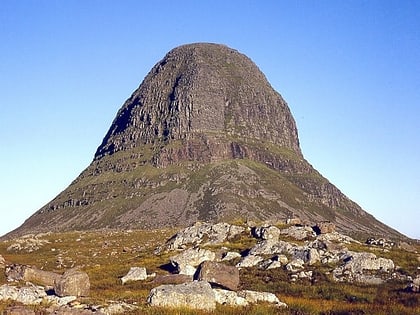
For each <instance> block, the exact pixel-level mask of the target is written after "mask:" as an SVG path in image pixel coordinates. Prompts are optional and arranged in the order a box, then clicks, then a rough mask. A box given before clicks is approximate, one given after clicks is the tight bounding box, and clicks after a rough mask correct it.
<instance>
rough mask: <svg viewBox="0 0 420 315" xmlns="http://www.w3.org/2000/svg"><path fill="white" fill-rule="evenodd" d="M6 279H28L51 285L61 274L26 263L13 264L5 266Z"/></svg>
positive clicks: (10, 280) (11, 280)
mask: <svg viewBox="0 0 420 315" xmlns="http://www.w3.org/2000/svg"><path fill="white" fill-rule="evenodd" d="M5 273H6V278H7V281H9V282H13V281H28V282H33V283H36V284H40V285H44V286H53V285H54V283H55V281H56V280H57V279H58V278H60V277H61V276H60V275H59V274H57V273H54V272H50V271H44V270H41V269H38V268H36V267H32V266H28V265H19V264H13V265H9V266H7V267H6V270H5Z"/></svg>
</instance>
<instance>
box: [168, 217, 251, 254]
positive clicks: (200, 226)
mask: <svg viewBox="0 0 420 315" xmlns="http://www.w3.org/2000/svg"><path fill="white" fill-rule="evenodd" d="M243 231H245V228H243V227H241V226H237V225H231V224H228V223H223V222H221V223H216V224H211V223H203V222H197V223H195V224H194V225H193V226H190V227H187V228H185V229H183V230H181V231H179V232H178V233H176V234H175V235H174V236H172V237H171V238H170V239H169V240H168V241H167V242H166V244H165V248H166V249H168V250H175V249H183V248H185V247H186V246H187V245H198V244H201V243H202V242H204V241H205V244H220V243H223V242H225V241H227V240H229V239H232V238H233V237H235V236H236V235H238V234H241V233H242V232H243Z"/></svg>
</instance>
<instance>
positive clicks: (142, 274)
mask: <svg viewBox="0 0 420 315" xmlns="http://www.w3.org/2000/svg"><path fill="white" fill-rule="evenodd" d="M146 279H147V272H146V268H144V267H131V268H130V270H129V271H128V273H127V274H126V275H125V276H124V277H122V278H121V282H122V284H125V283H127V282H128V281H139V280H146Z"/></svg>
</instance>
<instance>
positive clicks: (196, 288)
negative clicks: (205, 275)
mask: <svg viewBox="0 0 420 315" xmlns="http://www.w3.org/2000/svg"><path fill="white" fill-rule="evenodd" d="M147 302H148V303H149V304H150V305H151V306H159V307H170V308H177V307H187V308H191V309H200V310H207V311H211V310H214V309H215V308H216V299H215V295H214V292H213V290H212V289H211V286H210V284H209V283H208V282H205V281H193V282H188V283H183V284H176V285H172V284H166V285H161V286H159V287H157V288H154V289H152V290H151V291H150V294H149V296H148V298H147Z"/></svg>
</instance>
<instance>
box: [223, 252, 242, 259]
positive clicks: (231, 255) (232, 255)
mask: <svg viewBox="0 0 420 315" xmlns="http://www.w3.org/2000/svg"><path fill="white" fill-rule="evenodd" d="M240 257H242V256H241V254H239V253H237V252H227V253H225V254H223V256H222V261H229V260H233V259H236V258H240Z"/></svg>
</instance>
